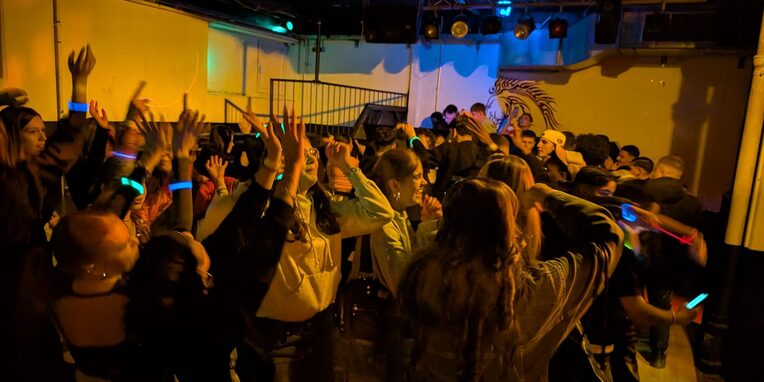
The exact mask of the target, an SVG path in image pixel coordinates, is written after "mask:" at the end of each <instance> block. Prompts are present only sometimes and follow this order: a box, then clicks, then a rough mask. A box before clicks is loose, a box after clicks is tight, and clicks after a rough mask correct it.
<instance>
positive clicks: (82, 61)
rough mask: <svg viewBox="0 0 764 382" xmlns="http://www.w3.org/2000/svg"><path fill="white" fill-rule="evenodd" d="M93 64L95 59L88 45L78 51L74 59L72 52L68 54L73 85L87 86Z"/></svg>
mask: <svg viewBox="0 0 764 382" xmlns="http://www.w3.org/2000/svg"><path fill="white" fill-rule="evenodd" d="M95 63H96V59H95V56H94V55H93V51H92V49H90V45H87V46H86V47H84V48H82V49H80V53H79V54H78V55H77V58H76V59H75V57H74V51H72V52H71V53H69V72H70V73H71V74H72V81H73V82H74V83H75V84H87V80H88V76H89V75H90V72H92V71H93V68H94V67H95Z"/></svg>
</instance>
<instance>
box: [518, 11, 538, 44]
mask: <svg viewBox="0 0 764 382" xmlns="http://www.w3.org/2000/svg"><path fill="white" fill-rule="evenodd" d="M534 30H536V22H535V21H533V17H528V18H524V19H522V20H520V21H518V22H517V24H516V25H515V30H514V32H515V37H516V38H517V39H518V40H525V39H527V38H528V37H529V36H530V35H531V33H532V32H533V31H534Z"/></svg>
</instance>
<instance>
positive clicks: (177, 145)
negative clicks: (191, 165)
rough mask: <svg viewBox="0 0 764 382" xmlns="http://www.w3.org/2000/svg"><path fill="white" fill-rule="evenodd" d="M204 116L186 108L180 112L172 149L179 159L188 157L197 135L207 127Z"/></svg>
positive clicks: (197, 138) (197, 137)
mask: <svg viewBox="0 0 764 382" xmlns="http://www.w3.org/2000/svg"><path fill="white" fill-rule="evenodd" d="M205 118H206V116H205V115H204V114H202V115H201V116H200V115H199V111H191V110H186V111H183V112H182V113H180V117H178V125H177V127H176V131H175V142H174V144H173V149H174V150H175V153H174V154H175V157H176V158H181V159H187V158H189V156H190V154H191V150H193V149H194V147H195V146H196V142H197V141H198V140H199V136H200V135H202V132H204V130H205V129H206V128H207V124H206V123H204V119H205Z"/></svg>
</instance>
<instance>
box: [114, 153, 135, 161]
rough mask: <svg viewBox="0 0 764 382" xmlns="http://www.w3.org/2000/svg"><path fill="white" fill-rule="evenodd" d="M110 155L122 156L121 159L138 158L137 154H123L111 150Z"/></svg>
mask: <svg viewBox="0 0 764 382" xmlns="http://www.w3.org/2000/svg"><path fill="white" fill-rule="evenodd" d="M111 155H114V156H115V157H117V158H123V159H132V160H136V159H138V156H137V155H130V154H123V153H121V152H119V151H112V152H111Z"/></svg>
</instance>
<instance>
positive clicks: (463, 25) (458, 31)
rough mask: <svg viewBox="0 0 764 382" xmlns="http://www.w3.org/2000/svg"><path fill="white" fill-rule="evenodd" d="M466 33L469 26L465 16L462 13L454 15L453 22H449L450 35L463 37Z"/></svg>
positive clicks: (468, 30)
mask: <svg viewBox="0 0 764 382" xmlns="http://www.w3.org/2000/svg"><path fill="white" fill-rule="evenodd" d="M468 33H470V26H469V24H468V23H467V17H466V16H464V15H459V16H456V18H455V19H454V22H453V23H451V36H454V37H456V38H464V36H466V35H467V34H468Z"/></svg>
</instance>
